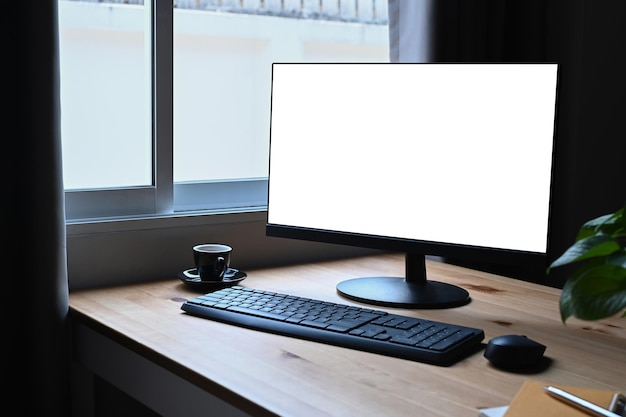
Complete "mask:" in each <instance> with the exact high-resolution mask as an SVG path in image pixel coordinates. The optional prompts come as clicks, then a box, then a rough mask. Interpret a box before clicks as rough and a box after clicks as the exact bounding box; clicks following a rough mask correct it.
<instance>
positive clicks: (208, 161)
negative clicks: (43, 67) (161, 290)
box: [59, 0, 389, 286]
mask: <svg viewBox="0 0 626 417" xmlns="http://www.w3.org/2000/svg"><path fill="white" fill-rule="evenodd" d="M386 8H387V1H386V0H331V1H326V0H202V1H197V0H174V1H172V0H152V1H145V2H144V1H142V0H115V1H114V0H110V1H106V2H104V1H94V0H90V1H87V0H85V1H77V0H59V26H60V61H61V113H62V138H63V166H64V181H65V186H66V217H67V224H68V268H69V272H70V281H71V283H72V280H82V279H83V278H84V277H85V276H86V275H90V276H91V277H94V276H95V275H101V276H102V279H103V280H109V279H113V280H115V279H120V280H122V281H125V280H126V278H124V277H122V276H129V275H133V276H134V277H136V278H138V279H142V277H143V276H144V274H145V277H146V279H147V278H148V276H153V275H151V274H150V273H148V271H147V270H143V269H140V268H139V267H137V270H133V268H134V266H133V264H131V265H130V266H129V265H128V264H127V263H126V262H125V261H123V258H124V256H128V255H127V253H128V252H129V250H130V251H131V252H133V253H137V251H140V250H141V249H140V248H141V247H142V245H143V242H144V240H142V238H141V236H144V237H145V236H148V235H149V236H151V242H154V241H159V242H160V243H161V244H162V245H164V247H163V249H162V250H163V251H164V252H165V253H167V252H168V250H171V251H172V253H175V254H174V255H171V258H172V259H173V260H175V261H173V262H178V264H180V263H181V262H185V261H184V260H182V259H184V258H185V257H187V258H189V257H190V253H187V251H185V249H188V248H190V247H191V245H192V244H193V243H202V242H203V241H208V240H214V239H219V238H221V239H228V242H231V243H232V238H231V237H230V235H229V233H234V232H232V231H234V230H236V231H237V232H236V233H237V238H238V239H241V238H242V236H245V235H246V234H247V233H248V227H247V225H251V224H254V225H255V226H254V230H255V231H253V232H251V233H253V234H256V235H259V234H262V230H260V229H259V226H260V225H262V223H263V221H264V217H263V213H264V209H265V201H266V189H267V188H266V187H267V157H268V143H267V142H268V137H269V111H270V93H269V92H270V81H271V63H272V62H278V61H282V62H285V61H289V62H297V61H326V62H334V61H337V62H340V61H341V62H345V61H368V62H372V61H383V62H384V61H388V59H389V58H388V57H389V53H388V37H387V35H388V34H387V32H388V28H387V12H386ZM303 82H306V80H303ZM226 224H228V225H229V226H228V227H227V229H228V232H224V234H220V232H215V229H217V230H221V229H224V228H225V227H226V226H225V225H226ZM189 230H193V232H190V233H188V231H189ZM200 230H203V231H204V232H200ZM164 231H167V232H164ZM222 236H223V237H222ZM155 239H156V240H155ZM188 242H191V243H188ZM109 245H112V246H111V247H109ZM169 245H172V248H173V247H174V245H176V249H166V248H167V247H168V246H169ZM131 246H132V247H131ZM181 247H182V248H184V249H180V248H181ZM122 248H123V249H122ZM189 250H190V249H189ZM236 250H237V247H235V251H234V254H233V255H234V258H236V256H237V253H236ZM93 251H97V252H98V253H101V254H103V255H101V256H102V260H101V262H100V268H98V269H97V271H95V270H94V268H93V265H91V266H89V265H87V264H86V263H85V261H83V259H87V258H90V253H92V252H93ZM178 251H180V253H179V252H178ZM108 253H110V255H105V254H108ZM113 257H114V258H113ZM91 259H93V258H91ZM176 259H177V260H176ZM130 262H136V260H135V261H130ZM114 264H115V265H117V264H119V265H125V266H123V267H122V266H120V268H124V269H122V272H119V271H117V270H115V271H114V270H112V269H111V265H114ZM168 268H169V269H168ZM171 268H175V267H169V266H168V267H165V265H161V266H160V269H159V270H160V271H163V272H161V273H162V274H164V275H165V274H170V273H171V271H172V270H173V269H171ZM139 270H140V271H139ZM112 274H115V275H116V277H115V278H111V277H110V275H112ZM106 275H109V278H105V276H106ZM85 279H86V278H85ZM89 279H91V278H89ZM96 281H97V280H96ZM75 282H77V281H75ZM94 282H95V281H94ZM107 282H110V281H107ZM83 285H91V282H90V283H85V284H82V283H81V284H78V286H83Z"/></svg>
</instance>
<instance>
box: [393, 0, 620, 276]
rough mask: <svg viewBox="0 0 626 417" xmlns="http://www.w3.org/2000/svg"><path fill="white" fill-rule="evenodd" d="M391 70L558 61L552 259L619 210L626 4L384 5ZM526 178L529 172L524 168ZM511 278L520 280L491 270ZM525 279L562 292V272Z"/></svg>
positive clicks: (415, 1) (489, 1)
mask: <svg viewBox="0 0 626 417" xmlns="http://www.w3.org/2000/svg"><path fill="white" fill-rule="evenodd" d="M388 4H389V46H390V60H391V62H396V63H401V62H558V63H559V66H560V75H559V99H558V100H559V102H558V107H557V113H558V120H557V141H556V150H555V158H554V171H553V172H554V173H553V187H552V194H553V200H552V207H551V212H552V218H551V224H550V243H549V246H550V247H549V259H550V260H554V259H556V257H558V256H559V255H560V254H561V253H562V252H563V251H564V250H565V249H567V247H569V246H570V245H571V244H572V243H573V242H574V239H575V237H576V234H577V232H578V229H579V228H580V226H581V225H582V224H583V223H584V222H585V221H587V220H589V219H591V218H594V217H597V216H600V215H603V214H607V213H611V212H614V211H616V210H617V209H619V208H620V207H622V206H623V204H624V199H625V198H626V186H625V185H624V155H626V124H625V123H624V121H623V120H624V117H625V116H624V115H626V100H624V97H626V64H625V61H626V59H625V58H624V50H625V49H624V48H625V47H624V45H626V25H625V24H624V20H625V19H626V2H625V1H623V0H602V1H597V0H388ZM529 169H530V168H529ZM495 272H504V273H508V274H516V273H517V271H495ZM520 276H521V277H522V278H524V279H527V280H532V281H537V282H540V283H544V284H548V285H552V286H557V287H560V286H562V285H563V283H564V281H565V280H566V278H567V276H568V270H567V268H561V269H560V270H559V271H554V272H553V273H551V274H550V277H549V279H548V278H547V277H546V276H545V270H542V271H521V275H520Z"/></svg>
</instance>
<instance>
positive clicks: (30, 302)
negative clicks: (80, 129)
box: [2, 0, 70, 416]
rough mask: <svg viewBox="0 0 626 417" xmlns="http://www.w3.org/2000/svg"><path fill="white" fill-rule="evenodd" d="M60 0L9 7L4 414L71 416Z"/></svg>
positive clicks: (6, 8) (5, 14)
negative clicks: (61, 122) (61, 128)
mask: <svg viewBox="0 0 626 417" xmlns="http://www.w3.org/2000/svg"><path fill="white" fill-rule="evenodd" d="M57 19H58V18H57V0H38V1H26V2H22V1H17V2H8V3H7V4H6V5H5V6H4V8H3V21H4V23H5V24H4V25H3V27H4V30H5V39H4V45H5V49H4V59H3V66H4V68H5V72H3V73H4V74H5V78H4V83H5V87H4V94H3V98H4V100H3V101H4V105H5V106H4V109H5V111H6V113H5V116H4V119H5V124H4V126H3V129H4V134H3V139H4V140H3V147H4V150H3V152H2V167H3V172H4V175H3V179H4V181H5V184H7V185H8V187H9V192H8V195H7V196H5V198H4V199H3V201H4V206H5V207H6V208H7V212H6V215H5V221H6V223H5V232H4V240H5V244H4V245H3V246H2V247H3V249H2V252H3V259H4V262H3V266H4V268H5V273H4V282H5V283H6V284H5V287H4V291H3V296H4V297H3V302H2V308H3V312H2V322H3V324H4V325H3V326H2V331H3V344H4V347H5V349H4V350H3V351H4V356H3V362H2V380H3V382H4V388H3V389H4V390H5V393H7V394H6V395H5V396H3V398H5V401H4V402H3V406H4V407H5V408H7V409H9V408H10V409H13V410H19V411H18V412H17V413H18V414H19V415H47V416H67V415H70V383H69V375H70V349H69V326H68V317H67V316H68V294H69V293H68V281H67V266H66V265H67V264H66V240H65V215H64V210H65V208H64V198H63V182H62V169H61V134H60V100H59V56H58V28H57Z"/></svg>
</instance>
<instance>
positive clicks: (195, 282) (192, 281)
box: [178, 268, 247, 288]
mask: <svg viewBox="0 0 626 417" xmlns="http://www.w3.org/2000/svg"><path fill="white" fill-rule="evenodd" d="M246 276H247V275H246V273H245V272H243V271H240V270H238V269H235V268H228V269H227V270H226V272H225V273H224V279H223V280H221V281H201V280H200V276H199V275H198V269H197V268H191V269H187V270H185V271H182V272H179V273H178V279H180V280H181V281H182V282H184V283H185V284H187V285H189V286H192V287H203V288H206V287H226V286H229V285H233V284H235V283H237V282H240V281H243V280H244V279H246Z"/></svg>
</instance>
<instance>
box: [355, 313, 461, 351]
mask: <svg viewBox="0 0 626 417" xmlns="http://www.w3.org/2000/svg"><path fill="white" fill-rule="evenodd" d="M350 334H352V335H355V336H361V337H367V338H371V339H376V340H389V341H391V342H393V343H398V344H400V345H406V346H415V347H419V348H424V349H431V350H441V351H443V350H446V349H448V348H449V347H452V346H453V345H455V344H458V343H460V342H461V341H463V340H464V339H466V338H468V337H470V336H471V335H472V332H471V331H470V330H468V329H464V328H462V327H457V326H454V325H449V324H444V323H437V322H432V321H427V320H420V319H416V318H407V317H401V316H396V315H393V314H389V315H386V316H384V317H381V318H380V319H379V320H374V321H372V322H371V323H369V324H367V325H365V326H362V327H360V328H358V329H356V330H354V331H352V332H350Z"/></svg>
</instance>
